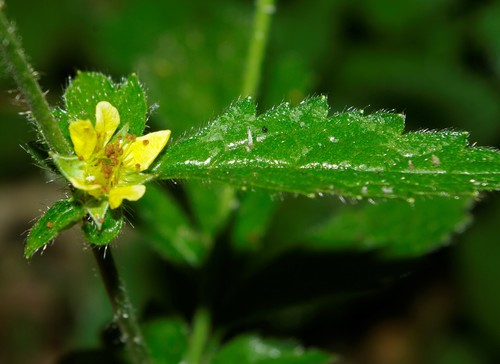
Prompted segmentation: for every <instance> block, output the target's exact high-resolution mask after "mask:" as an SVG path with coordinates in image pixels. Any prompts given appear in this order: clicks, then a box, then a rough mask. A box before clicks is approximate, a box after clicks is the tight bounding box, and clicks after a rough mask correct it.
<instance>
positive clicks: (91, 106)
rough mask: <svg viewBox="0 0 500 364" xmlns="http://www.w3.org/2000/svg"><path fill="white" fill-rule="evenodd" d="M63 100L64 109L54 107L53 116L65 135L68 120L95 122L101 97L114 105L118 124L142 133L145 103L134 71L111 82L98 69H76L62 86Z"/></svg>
mask: <svg viewBox="0 0 500 364" xmlns="http://www.w3.org/2000/svg"><path fill="white" fill-rule="evenodd" d="M64 100H65V104H66V109H65V110H63V109H56V110H55V111H54V116H55V117H56V119H57V120H58V122H59V126H60V127H61V129H62V131H63V133H64V135H66V137H67V138H68V139H69V131H68V126H69V123H71V122H72V121H76V120H91V121H92V122H93V123H95V113H96V105H97V104H98V103H99V102H101V101H108V102H109V103H111V104H112V105H113V106H114V107H116V108H117V110H118V112H119V114H120V125H119V128H122V127H123V126H125V125H126V124H128V125H129V132H130V133H131V134H134V135H142V132H143V131H144V127H145V125H146V116H147V113H148V106H147V102H146V96H145V93H144V90H143V88H142V86H141V84H140V83H139V80H138V78H137V76H136V75H135V74H132V75H130V76H128V77H127V78H124V79H123V80H122V81H121V82H120V83H114V82H113V81H112V80H111V78H109V77H107V76H105V75H103V74H101V73H96V72H78V74H77V75H76V77H75V78H74V79H73V80H71V81H70V83H69V86H68V87H67V88H66V92H65V94H64Z"/></svg>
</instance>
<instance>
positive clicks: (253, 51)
mask: <svg viewBox="0 0 500 364" xmlns="http://www.w3.org/2000/svg"><path fill="white" fill-rule="evenodd" d="M256 5H257V8H256V11H255V18H254V24H253V33H252V38H251V40H250V45H249V48H248V57H247V64H246V68H245V73H244V78H243V88H242V91H241V94H242V96H252V97H255V96H256V95H257V89H258V87H259V82H260V74H261V68H262V61H263V59H264V51H265V48H266V44H267V39H268V35H269V26H270V23H271V15H272V14H273V13H274V11H275V5H274V0H257V4H256Z"/></svg>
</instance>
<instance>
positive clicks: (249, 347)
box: [211, 335, 336, 364]
mask: <svg viewBox="0 0 500 364" xmlns="http://www.w3.org/2000/svg"><path fill="white" fill-rule="evenodd" d="M335 362H336V361H335V360H333V358H332V356H331V355H329V354H327V353H324V352H321V351H319V350H315V349H310V350H305V349H304V348H303V347H301V346H300V345H298V344H296V343H295V342H293V341H278V340H269V339H265V340H264V339H261V338H259V337H257V336H253V335H245V336H240V337H237V338H236V339H234V340H232V341H230V342H229V343H227V344H226V345H225V346H224V347H223V348H222V349H221V350H220V351H219V352H218V353H217V354H215V356H214V358H213V359H212V361H211V363H212V364H235V363H238V364H254V363H255V364H268V363H269V364H271V363H272V364H333V363H335Z"/></svg>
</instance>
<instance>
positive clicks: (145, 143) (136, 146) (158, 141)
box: [123, 130, 170, 172]
mask: <svg viewBox="0 0 500 364" xmlns="http://www.w3.org/2000/svg"><path fill="white" fill-rule="evenodd" d="M169 138H170V130H161V131H157V132H154V133H149V134H146V135H143V136H141V137H139V138H136V139H135V141H133V142H132V143H130V144H129V145H128V146H127V147H126V149H125V150H124V154H125V158H124V159H123V165H124V166H125V167H126V168H129V169H135V170H137V171H139V172H140V171H144V170H146V169H148V168H149V166H150V165H151V163H153V161H154V160H155V158H156V157H157V156H158V154H160V152H161V151H162V149H163V148H164V147H165V145H166V144H167V142H168V139H169Z"/></svg>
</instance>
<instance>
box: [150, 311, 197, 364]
mask: <svg viewBox="0 0 500 364" xmlns="http://www.w3.org/2000/svg"><path fill="white" fill-rule="evenodd" d="M188 332H189V330H188V327H187V325H186V323H185V322H184V321H182V320H180V319H162V320H155V321H151V322H147V323H146V324H145V325H144V326H143V335H144V339H145V341H146V343H147V345H148V347H149V352H150V355H151V359H152V360H153V363H155V364H179V363H181V362H182V360H183V357H184V355H185V353H186V351H187V348H188Z"/></svg>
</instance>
